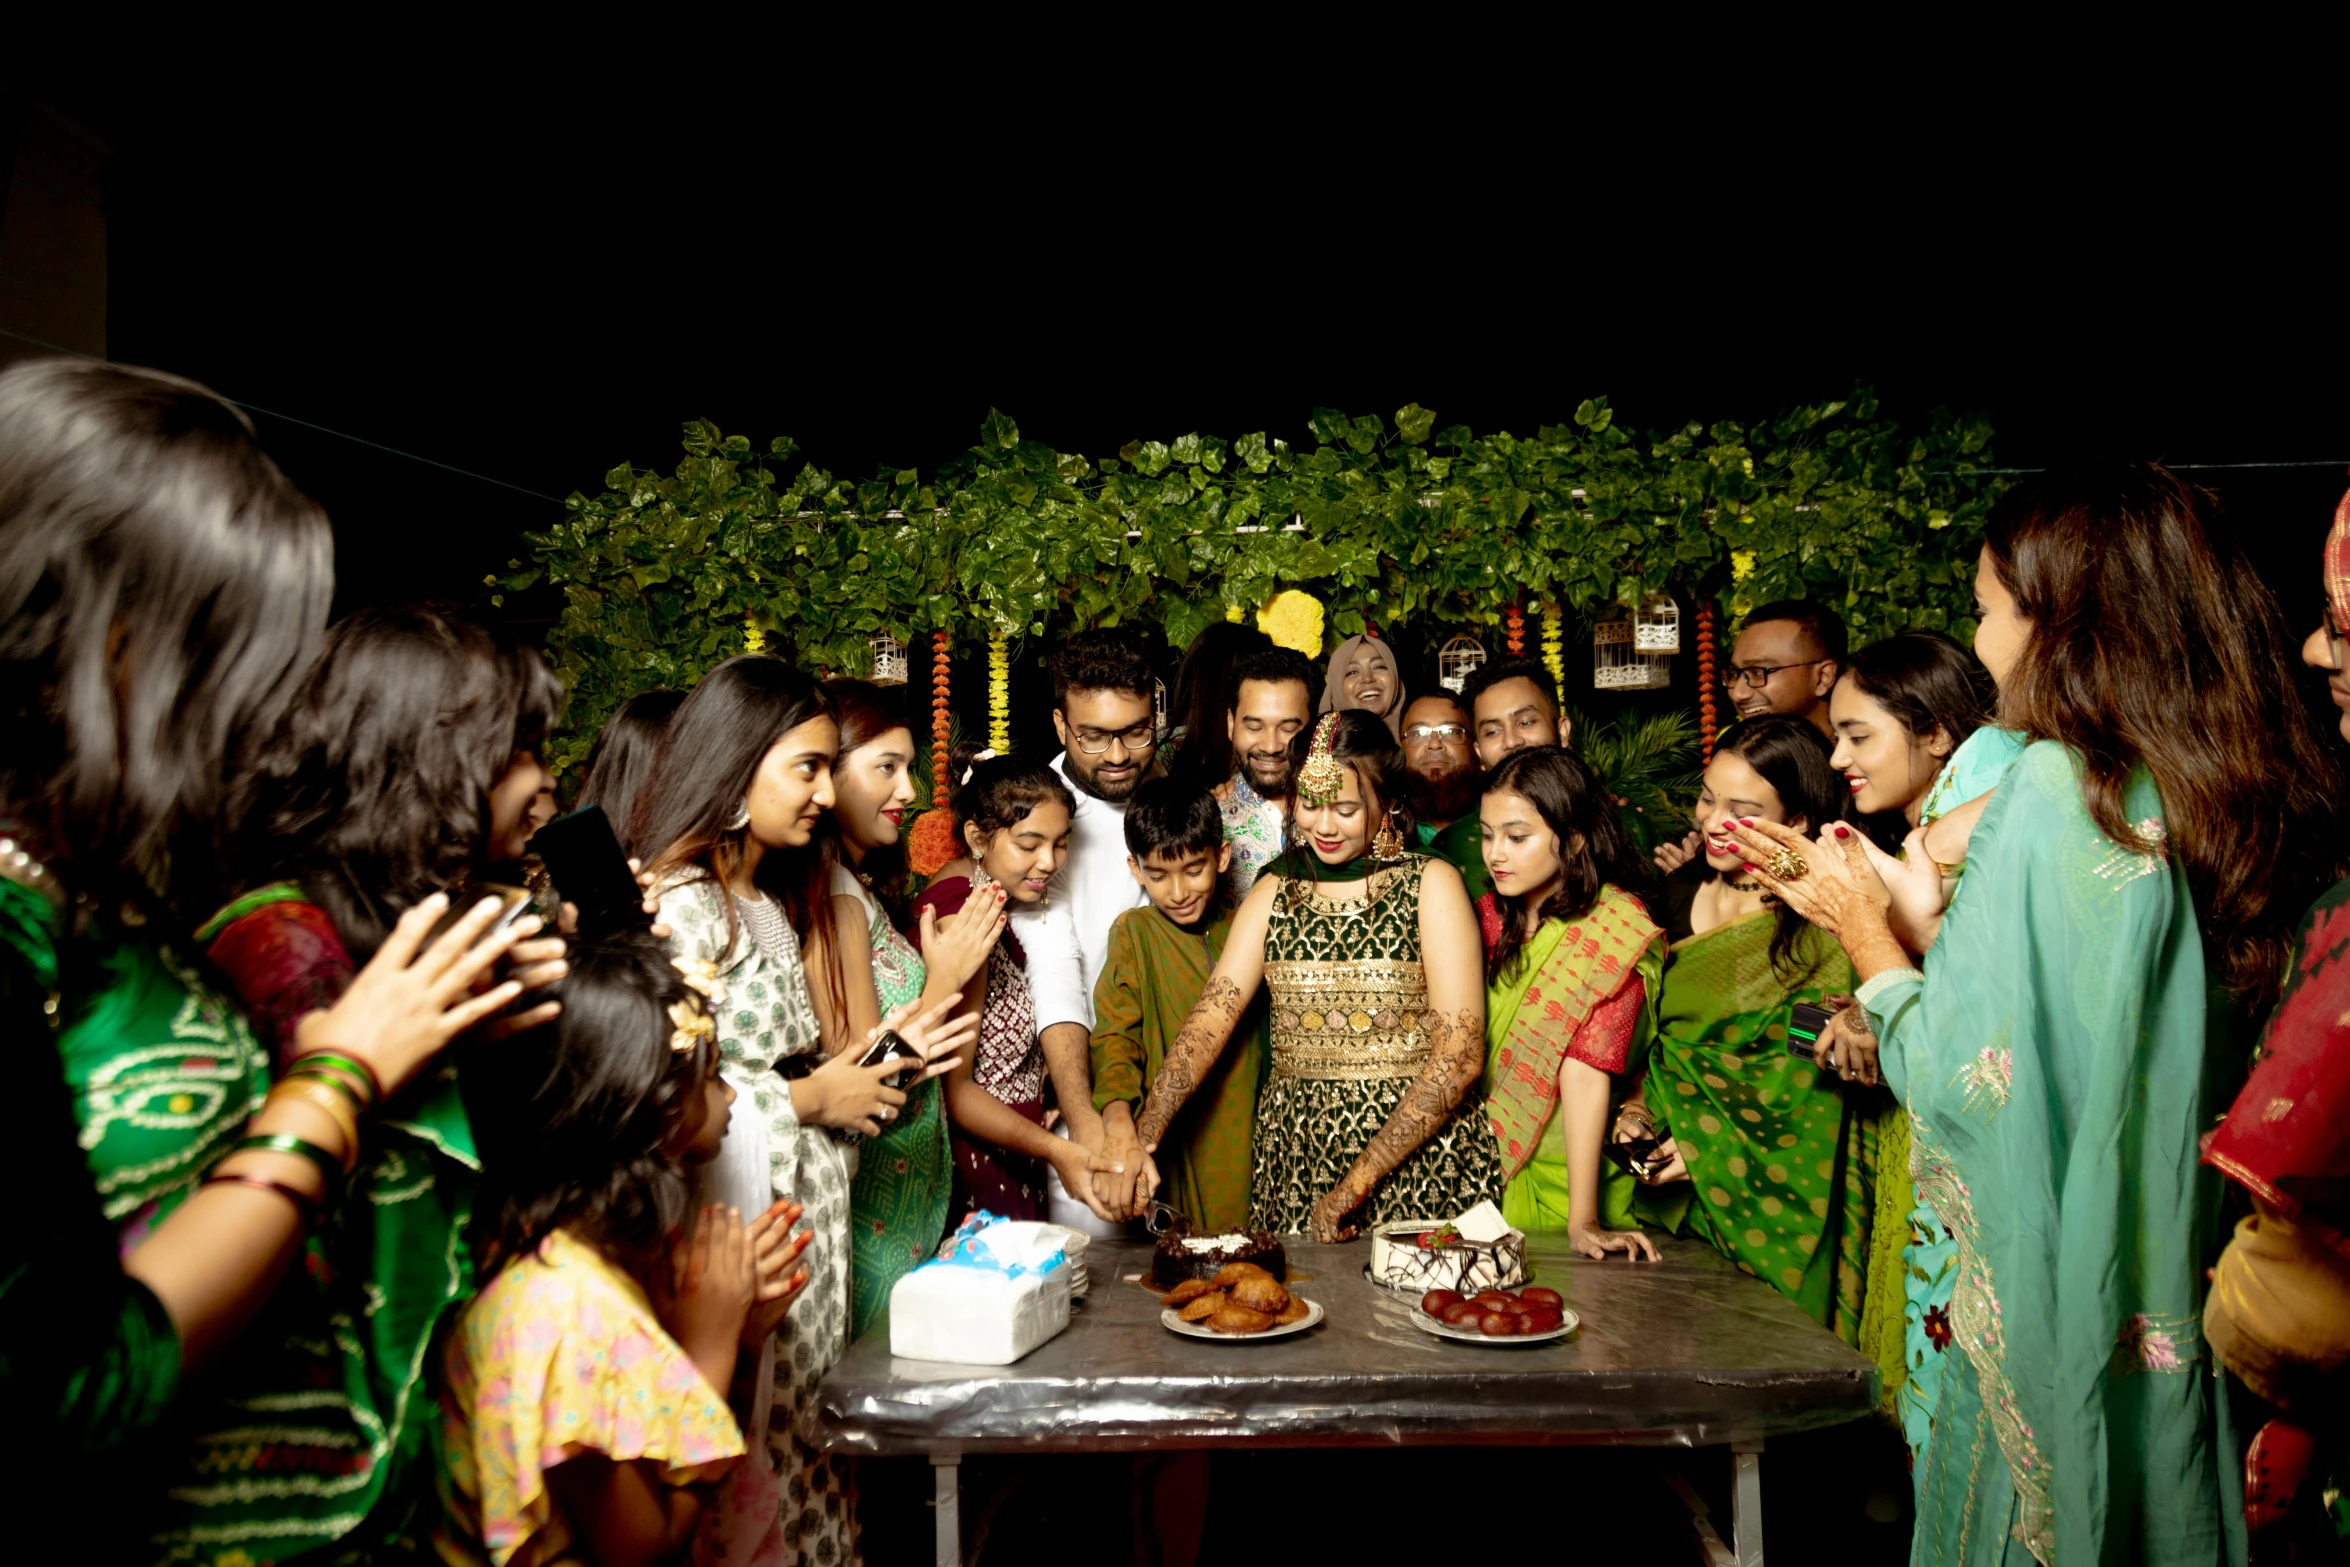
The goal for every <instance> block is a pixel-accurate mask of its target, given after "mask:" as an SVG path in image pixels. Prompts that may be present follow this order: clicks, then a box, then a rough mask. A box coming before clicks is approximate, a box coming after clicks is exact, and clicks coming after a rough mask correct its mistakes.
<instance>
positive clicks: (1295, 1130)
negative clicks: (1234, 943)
mask: <svg viewBox="0 0 2350 1567" xmlns="http://www.w3.org/2000/svg"><path fill="white" fill-rule="evenodd" d="M1427 864H1428V859H1427V856H1425V855H1419V854H1406V855H1404V856H1403V857H1402V860H1401V862H1400V863H1398V864H1397V865H1396V866H1395V867H1394V868H1392V869H1381V870H1377V871H1374V872H1373V873H1372V874H1371V875H1370V876H1369V877H1368V878H1367V879H1366V881H1365V882H1361V883H1348V884H1344V886H1343V888H1342V889H1341V890H1335V891H1334V890H1333V889H1334V888H1335V887H1337V886H1338V884H1317V883H1316V882H1314V881H1312V880H1310V879H1307V878H1301V877H1297V876H1283V877H1282V883H1281V886H1280V888H1279V890H1278V892H1277V893H1276V895H1275V897H1274V899H1273V912H1272V917H1271V919H1270V921H1269V922H1268V924H1267V926H1266V930H1265V985H1266V988H1267V989H1268V990H1270V991H1271V992H1272V998H1273V999H1272V1035H1273V1051H1272V1070H1271V1074H1270V1075H1269V1076H1268V1078H1267V1079H1266V1082H1265V1088H1264V1093H1263V1095H1262V1096H1261V1098H1260V1099H1259V1101H1258V1106H1257V1126H1256V1139H1255V1143H1254V1147H1253V1157H1252V1178H1251V1196H1250V1226H1249V1227H1250V1228H1252V1229H1259V1230H1271V1231H1273V1232H1275V1233H1276V1234H1297V1233H1302V1232H1304V1231H1307V1230H1309V1229H1310V1228H1311V1227H1312V1225H1311V1220H1312V1216H1313V1208H1314V1204H1315V1203H1316V1202H1317V1201H1318V1200H1320V1198H1321V1197H1322V1195H1323V1194H1324V1193H1326V1192H1328V1191H1329V1190H1330V1189H1331V1188H1332V1187H1334V1186H1336V1185H1337V1184H1338V1183H1339V1182H1340V1181H1341V1180H1343V1179H1345V1177H1346V1174H1347V1172H1348V1171H1349V1170H1351V1169H1353V1168H1354V1162H1355V1160H1356V1159H1357V1158H1359V1157H1360V1156H1361V1155H1362V1152H1363V1150H1364V1149H1365V1148H1366V1147H1368V1146H1369V1145H1370V1142H1371V1139H1372V1138H1373V1137H1374V1136H1376V1135H1377V1134H1378V1131H1379V1129H1380V1128H1381V1127H1383V1126H1385V1125H1386V1124H1387V1118H1388V1117H1389V1116H1391V1115H1393V1114H1394V1113H1395V1108H1396V1106H1397V1105H1399V1104H1401V1103H1402V1102H1403V1097H1404V1093H1405V1091H1406V1090H1408V1089H1409V1088H1410V1087H1411V1085H1412V1079H1414V1078H1415V1077H1417V1076H1418V1075H1419V1073H1420V1068H1421V1067H1423V1066H1425V1065H1426V1064H1427V1061H1428V1053H1429V1049H1430V1042H1429V1038H1428V1034H1427V1029H1426V1021H1425V1014H1426V1013H1427V1010H1428V976H1427V973H1426V971H1425V970H1423V969H1422V968H1421V966H1420V877H1421V873H1422V871H1423V870H1424V869H1425V868H1426V866H1427ZM1277 873H1278V872H1277V871H1276V870H1275V869H1271V868H1269V869H1268V871H1267V874H1277ZM1357 887H1361V888H1362V889H1363V891H1362V893H1360V894H1358V893H1357V892H1356V891H1355V889H1356V888H1357ZM1358 900H1359V901H1358ZM1501 1184H1502V1183H1501V1167H1500V1162H1499V1160H1498V1159H1497V1158H1496V1157H1495V1154H1494V1150H1493V1134H1492V1132H1491V1131H1490V1130H1488V1129H1487V1127H1486V1124H1485V1117H1484V1110H1483V1096H1482V1095H1481V1094H1479V1093H1478V1092H1477V1091H1476V1090H1475V1089H1471V1090H1470V1092H1469V1093H1468V1094H1467V1095H1466V1096H1465V1097H1464V1098H1463V1100H1462V1102H1461V1103H1460V1104H1459V1105H1458V1106H1457V1107H1455V1109H1454V1110H1453V1113H1452V1114H1451V1116H1449V1117H1448V1118H1447V1119H1446V1120H1445V1122H1444V1124H1443V1125H1442V1126H1441V1127H1440V1128H1438V1130H1437V1131H1436V1132H1435V1134H1434V1135H1432V1136H1431V1137H1429V1138H1428V1140H1427V1141H1426V1142H1423V1143H1422V1144H1421V1145H1420V1146H1419V1147H1418V1148H1416V1149H1414V1150H1413V1151H1412V1152H1411V1154H1410V1155H1409V1156H1407V1157H1406V1158H1405V1159H1404V1160H1403V1162H1402V1163H1400V1164H1398V1165H1397V1166H1396V1167H1395V1168H1394V1169H1393V1170H1392V1171H1390V1172H1389V1173H1388V1175H1387V1178H1386V1179H1385V1180H1383V1181H1381V1182H1380V1183H1379V1186H1378V1188H1377V1190H1375V1191H1373V1192H1372V1194H1371V1196H1370V1197H1369V1199H1368V1200H1366V1202H1365V1203H1364V1205H1363V1207H1362V1208H1361V1209H1359V1210H1358V1211H1357V1213H1358V1217H1357V1220H1356V1222H1358V1223H1359V1224H1361V1225H1363V1226H1364V1227H1366V1228H1367V1227H1369V1226H1370V1225H1373V1224H1383V1223H1386V1222H1387V1221H1389V1220H1391V1219H1425V1218H1447V1219H1448V1218H1451V1217H1453V1216H1454V1215H1456V1214H1458V1213H1461V1212H1462V1211H1464V1210H1465V1209H1468V1208H1470V1207H1473V1206H1475V1205H1476V1204H1477V1203H1479V1202H1484V1201H1498V1200H1499V1198H1500V1196H1501Z"/></svg>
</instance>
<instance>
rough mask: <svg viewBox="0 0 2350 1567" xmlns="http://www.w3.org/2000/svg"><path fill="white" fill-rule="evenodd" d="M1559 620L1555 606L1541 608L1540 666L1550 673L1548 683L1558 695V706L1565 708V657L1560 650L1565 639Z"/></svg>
mask: <svg viewBox="0 0 2350 1567" xmlns="http://www.w3.org/2000/svg"><path fill="white" fill-rule="evenodd" d="M1560 619H1561V617H1560V615H1559V609H1558V606H1557V605H1556V604H1546V605H1544V606H1543V608H1542V665H1543V667H1544V668H1545V669H1548V670H1549V671H1550V683H1551V686H1552V688H1553V689H1555V690H1556V691H1557V693H1558V703H1559V706H1561V707H1565V706H1566V705H1567V661H1566V655H1565V654H1564V653H1563V652H1562V651H1561V650H1560V649H1561V644H1562V642H1563V641H1564V639H1565V637H1566V630H1565V628H1564V627H1563V626H1562V625H1561V624H1560Z"/></svg>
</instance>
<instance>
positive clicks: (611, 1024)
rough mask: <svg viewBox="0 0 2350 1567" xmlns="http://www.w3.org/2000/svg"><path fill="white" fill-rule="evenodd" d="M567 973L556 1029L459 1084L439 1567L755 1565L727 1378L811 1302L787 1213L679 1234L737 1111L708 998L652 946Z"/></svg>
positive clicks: (574, 966) (523, 1038)
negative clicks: (465, 1299) (470, 1187)
mask: <svg viewBox="0 0 2350 1567" xmlns="http://www.w3.org/2000/svg"><path fill="white" fill-rule="evenodd" d="M570 964H571V972H570V974H569V975H568V976H567V977H566V978H565V979H564V980H563V982H562V984H561V985H560V987H559V995H560V998H561V1000H562V1002H563V1012H562V1015H561V1017H559V1018H558V1019H556V1020H555V1021H554V1022H551V1023H546V1024H542V1025H541V1026H539V1027H537V1028H535V1029H532V1030H530V1031H528V1032H527V1033H525V1034H522V1035H518V1036H516V1037H515V1038H513V1039H510V1040H506V1041H503V1042H501V1043H499V1044H497V1045H496V1046H494V1047H493V1048H490V1049H487V1050H484V1051H483V1052H481V1053H480V1054H479V1055H478V1056H477V1057H476V1058H475V1059H474V1061H473V1062H472V1063H469V1065H468V1069H467V1071H468V1076H467V1082H466V1092H467V1097H468V1099H469V1100H470V1101H472V1105H471V1108H472V1109H473V1111H474V1114H475V1117H476V1124H477V1125H478V1126H479V1127H480V1129H481V1130H480V1142H481V1152H482V1163H483V1176H484V1186H485V1190H484V1194H483V1196H484V1201H483V1204H482V1207H481V1214H482V1217H483V1220H484V1221H485V1226H486V1228H485V1234H486V1235H487V1237H488V1243H487V1246H486V1248H485V1253H486V1254H485V1256H484V1257H483V1259H482V1272H483V1275H484V1276H485V1277H486V1278H488V1280H489V1282H488V1284H487V1285H486V1286H485V1287H484V1288H483V1290H482V1292H481V1294H480V1295H479V1296H477V1297H476V1298H475V1299H474V1301H473V1302H472V1304H471V1305H470V1306H468V1307H467V1308H466V1310H465V1313H464V1315H463V1317H462V1318H461V1319H459V1321H458V1323H457V1327H456V1331H455V1332H454V1333H453V1334H452V1335H451V1338H450V1343H449V1346H448V1353H447V1360H446V1364H445V1372H446V1385H445V1388H444V1391H443V1395H442V1417H443V1432H444V1437H445V1443H444V1447H445V1452H446V1457H447V1466H448V1467H447V1471H446V1473H445V1475H444V1477H443V1484H444V1487H445V1490H446V1497H445V1500H446V1503H447V1513H446V1518H445V1520H444V1522H443V1525H442V1530H441V1538H440V1541H439V1544H440V1548H441V1554H442V1558H443V1559H444V1560H447V1561H459V1562H462V1561H477V1562H485V1563H486V1562H498V1563H501V1564H505V1567H542V1564H553V1563H567V1562H575V1561H582V1560H593V1561H610V1560H613V1559H615V1558H616V1557H617V1558H620V1559H642V1560H655V1559H667V1558H669V1557H671V1556H682V1555H683V1553H684V1551H685V1549H686V1548H687V1547H688V1546H692V1547H694V1551H693V1554H694V1559H696V1560H698V1561H706V1560H714V1559H720V1560H725V1559H734V1560H741V1559H753V1558H755V1557H756V1556H757V1555H758V1554H759V1553H760V1551H761V1549H762V1547H763V1546H770V1547H771V1545H772V1542H767V1541H765V1540H764V1538H763V1537H764V1536H765V1535H766V1534H767V1533H768V1532H769V1531H771V1530H772V1529H773V1528H774V1526H775V1524H776V1520H777V1511H778V1510H777V1503H778V1501H779V1500H780V1498H779V1497H777V1496H776V1495H775V1494H774V1493H773V1491H772V1488H771V1486H770V1488H769V1489H768V1490H767V1491H766V1493H765V1494H764V1496H762V1495H761V1493H760V1491H759V1488H758V1487H757V1486H756V1485H755V1484H752V1485H748V1486H746V1485H743V1484H738V1483H736V1482H737V1481H739V1480H743V1479H749V1480H752V1481H754V1482H755V1481H756V1479H757V1477H759V1476H762V1475H766V1474H767V1473H768V1472H767V1471H766V1469H765V1466H763V1465H750V1466H743V1465H741V1462H740V1461H741V1459H742V1457H743V1455H744V1451H745V1446H744V1439H743V1431H744V1427H745V1425H746V1424H748V1416H749V1413H750V1411H751V1408H752V1405H753V1399H754V1396H755V1392H756V1390H755V1389H754V1388H753V1387H752V1386H751V1383H752V1381H753V1378H752V1377H751V1376H749V1375H747V1374H744V1375H738V1374H737V1373H738V1371H742V1372H745V1373H747V1372H748V1371H749V1370H750V1369H751V1368H752V1367H754V1366H755V1365H756V1363H757V1346H758V1345H759V1344H760V1343H762V1342H763V1341H764V1340H765V1339H766V1337H767V1335H768V1334H769V1333H771V1332H773V1331H774V1329H775V1325H776V1323H777V1322H778V1321H780V1320H781V1319H782V1317H783V1315H784V1313H785V1312H786V1311H788V1310H789V1309H790V1307H791V1303H792V1301H793V1300H794V1299H795V1298H796V1297H797V1296H798V1295H799V1293H800V1291H801V1290H802V1289H803V1288H804V1287H805V1286H806V1284H807V1282H808V1272H807V1270H806V1269H805V1268H799V1267H797V1263H798V1261H799V1257H800V1254H801V1252H802V1251H804V1250H805V1249H806V1246H807V1244H808V1242H807V1237H805V1236H804V1235H803V1236H801V1237H800V1238H798V1239H797V1240H794V1239H792V1238H790V1235H791V1227H792V1224H793V1223H794V1222H795V1221H796V1220H797V1219H798V1218H799V1216H800V1215H799V1209H798V1207H797V1205H795V1204H791V1203H784V1202H779V1203H777V1204H775V1205H774V1206H773V1207H772V1208H770V1209H768V1210H767V1211H766V1212H765V1213H762V1214H759V1215H757V1216H755V1217H754V1218H753V1219H752V1220H751V1221H750V1222H749V1223H748V1224H745V1222H744V1220H743V1216H742V1215H741V1214H740V1213H739V1212H737V1211H736V1210H734V1209H731V1208H705V1209H703V1210H702V1211H701V1213H699V1214H698V1215H693V1216H691V1223H690V1227H688V1228H686V1229H684V1230H683V1231H681V1229H680V1226H682V1225H687V1221H688V1218H689V1216H688V1215H687V1213H686V1197H687V1190H688V1187H687V1173H686V1172H687V1169H688V1167H689V1166H692V1165H697V1164H702V1163H706V1162H708V1161H709V1160H711V1159H712V1158H715V1157H716V1156H717V1153H718V1149H719V1144H720V1141H721V1139H723V1138H724V1137H725V1135H726V1124H727V1111H728V1108H729V1106H731V1105H732V1104H733V1102H734V1090H733V1089H732V1088H730V1087H728V1086H727V1084H726V1081H725V1079H724V1078H722V1077H720V1076H719V1075H718V1071H717V1063H718V1036H717V1029H716V1027H715V1025H714V1024H713V1022H712V1020H711V1015H710V1010H709V1009H710V1008H711V1007H714V1006H715V1005H717V1004H718V1003H719V1001H720V999H721V998H720V997H719V996H718V995H717V994H715V992H717V989H718V987H717V986H716V985H715V984H713V983H712V982H711V981H710V980H709V979H708V978H707V977H706V974H705V973H704V972H702V971H700V970H698V969H695V968H694V966H692V965H691V964H690V963H686V962H678V961H675V960H672V959H671V958H670V956H669V954H668V951H667V948H666V946H665V944H664V943H662V942H661V941H658V940H656V939H655V938H654V937H652V936H651V935H650V934H641V933H634V932H631V933H624V934H620V935H614V936H608V937H604V938H601V939H595V940H583V941H581V942H578V943H576V944H575V945H574V946H573V948H572V955H571V958H570ZM672 1237H675V1238H674V1239H673V1238H672ZM745 1346H749V1347H750V1349H751V1354H750V1355H748V1356H745V1355H742V1354H741V1353H740V1351H741V1350H742V1349H743V1348H744V1347H745ZM712 1481H722V1482H726V1483H723V1484H720V1485H719V1486H718V1487H717V1488H716V1489H715V1491H713V1490H712V1489H711V1488H710V1486H709V1485H708V1484H707V1482H712ZM705 1498H707V1500H705ZM762 1503H763V1505H762Z"/></svg>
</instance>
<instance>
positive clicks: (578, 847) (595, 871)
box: [530, 805, 653, 935]
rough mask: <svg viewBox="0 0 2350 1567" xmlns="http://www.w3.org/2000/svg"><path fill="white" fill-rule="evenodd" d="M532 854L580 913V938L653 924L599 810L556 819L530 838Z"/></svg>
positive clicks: (558, 894) (586, 809) (641, 892)
mask: <svg viewBox="0 0 2350 1567" xmlns="http://www.w3.org/2000/svg"><path fill="white" fill-rule="evenodd" d="M530 852H531V853H533V854H535V855H537V856H538V859H539V863H540V864H542V865H544V866H545V867H546V868H547V878H548V880H550V881H551V882H553V883H554V887H555V896H556V897H558V898H560V899H561V900H562V901H563V902H565V903H568V904H570V905H572V906H573V907H574V908H576V909H578V910H579V930H580V933H581V934H582V935H594V934H595V933H597V932H599V931H609V930H625V929H629V928H632V927H633V928H635V929H638V930H643V929H645V928H646V927H648V926H650V925H651V924H652V923H653V917H652V916H651V915H650V914H647V913H646V912H645V891H644V889H643V888H642V887H639V886H638V885H637V882H636V873H635V872H634V871H632V870H630V869H629V868H628V855H627V853H626V852H625V851H623V850H622V849H621V847H620V840H619V838H618V837H616V836H614V834H613V832H612V824H611V822H609V821H607V820H606V819H605V817H604V808H603V807H602V806H600V805H590V806H586V807H584V808H583V809H580V810H576V811H573V812H572V813H571V814H570V815H569V816H558V817H556V818H555V819H554V820H553V821H551V822H549V823H547V825H546V826H544V827H541V828H540V829H539V830H538V831H537V832H535V833H532V834H531V837H530Z"/></svg>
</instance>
